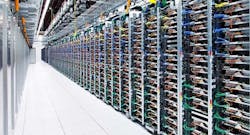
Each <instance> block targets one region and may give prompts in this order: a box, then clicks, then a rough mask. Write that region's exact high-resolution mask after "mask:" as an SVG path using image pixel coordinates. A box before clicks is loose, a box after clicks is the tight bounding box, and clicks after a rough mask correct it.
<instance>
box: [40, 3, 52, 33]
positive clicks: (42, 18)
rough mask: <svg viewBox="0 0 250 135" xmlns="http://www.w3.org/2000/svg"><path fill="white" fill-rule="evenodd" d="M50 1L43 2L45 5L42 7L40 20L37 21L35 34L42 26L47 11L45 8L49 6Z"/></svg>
mask: <svg viewBox="0 0 250 135" xmlns="http://www.w3.org/2000/svg"><path fill="white" fill-rule="evenodd" d="M50 1H51V0H47V1H46V3H45V6H44V9H43V12H42V17H41V19H40V22H39V27H38V30H37V35H39V33H40V30H41V28H42V25H43V23H44V18H45V15H46V13H47V10H48V8H49V4H50Z"/></svg>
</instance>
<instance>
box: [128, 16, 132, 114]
mask: <svg viewBox="0 0 250 135" xmlns="http://www.w3.org/2000/svg"><path fill="white" fill-rule="evenodd" d="M128 51H129V116H130V117H132V85H131V80H132V78H131V71H132V69H131V68H132V61H131V59H132V49H131V18H130V16H129V21H128Z"/></svg>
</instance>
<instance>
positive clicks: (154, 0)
mask: <svg viewBox="0 0 250 135" xmlns="http://www.w3.org/2000/svg"><path fill="white" fill-rule="evenodd" d="M148 1H149V2H150V3H151V4H156V2H157V0H148Z"/></svg>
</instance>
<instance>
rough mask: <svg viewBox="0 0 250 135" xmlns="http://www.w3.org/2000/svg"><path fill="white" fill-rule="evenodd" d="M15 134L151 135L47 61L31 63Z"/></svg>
mask: <svg viewBox="0 0 250 135" xmlns="http://www.w3.org/2000/svg"><path fill="white" fill-rule="evenodd" d="M23 96H24V101H23V103H22V109H21V111H20V114H19V116H18V119H17V125H16V130H15V135H149V133H148V132H147V131H146V130H145V129H144V128H143V127H141V126H140V125H138V124H136V123H134V122H132V121H131V120H129V119H128V118H127V117H126V116H124V115H123V114H121V113H120V112H117V111H115V110H114V109H113V108H112V107H110V106H108V105H106V104H105V103H103V102H102V101H101V100H99V99H97V98H96V97H95V96H93V95H91V94H90V93H89V92H87V91H85V90H83V88H81V87H79V86H78V85H76V84H75V83H73V82H72V81H71V80H69V79H67V78H66V77H64V76H63V75H62V74H60V73H59V72H57V71H56V70H55V69H53V68H52V67H51V66H49V65H48V64H45V63H43V62H42V63H37V64H36V65H30V67H29V71H28V75H27V80H26V86H25V91H24V95H23Z"/></svg>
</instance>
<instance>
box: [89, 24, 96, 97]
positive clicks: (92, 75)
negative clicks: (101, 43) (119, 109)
mask: <svg viewBox="0 0 250 135" xmlns="http://www.w3.org/2000/svg"><path fill="white" fill-rule="evenodd" d="M95 34H96V33H95V30H94V27H91V28H90V33H89V38H90V92H91V93H93V94H95V75H96V74H95Z"/></svg>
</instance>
